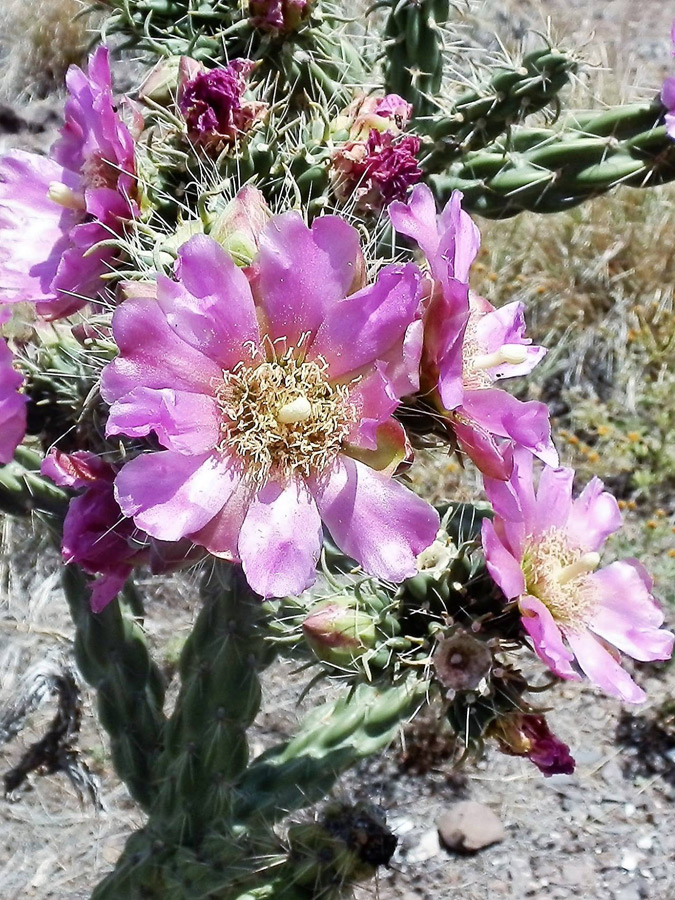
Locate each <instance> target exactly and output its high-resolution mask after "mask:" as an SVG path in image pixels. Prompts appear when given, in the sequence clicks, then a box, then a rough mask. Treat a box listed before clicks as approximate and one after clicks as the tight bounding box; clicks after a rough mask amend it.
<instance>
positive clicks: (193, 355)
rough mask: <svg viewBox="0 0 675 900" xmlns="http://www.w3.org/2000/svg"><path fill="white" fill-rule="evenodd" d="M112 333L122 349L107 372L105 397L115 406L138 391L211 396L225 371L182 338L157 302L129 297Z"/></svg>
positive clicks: (118, 312)
mask: <svg viewBox="0 0 675 900" xmlns="http://www.w3.org/2000/svg"><path fill="white" fill-rule="evenodd" d="M113 334H114V337H115V341H116V343H117V346H118V347H119V350H120V355H119V356H118V357H117V359H115V360H113V361H112V362H111V363H109V364H108V365H107V366H106V367H105V369H104V370H103V375H102V379H101V394H102V395H103V398H104V399H105V400H106V401H107V402H108V403H111V402H112V401H114V400H119V399H120V398H121V397H123V396H124V395H125V394H128V393H129V392H130V391H133V390H134V388H137V387H146V388H157V389H160V390H161V389H162V388H173V389H178V390H185V391H189V392H198V393H203V394H211V393H212V391H213V383H214V382H216V381H218V380H219V379H222V370H221V368H220V366H218V364H217V363H216V362H214V361H213V360H211V359H209V358H208V357H206V356H204V354H203V353H200V352H199V350H196V349H195V348H194V347H191V346H190V345H189V344H188V343H186V342H185V341H184V340H182V339H181V338H180V337H179V336H178V335H177V334H176V332H175V330H174V329H173V328H172V326H171V325H169V323H168V321H167V319H166V316H165V315H164V313H163V312H162V310H161V308H160V306H159V303H158V302H157V301H156V300H154V299H152V298H147V297H130V298H129V299H128V300H125V301H124V303H122V304H121V306H118V308H117V309H116V310H115V314H114V316H113Z"/></svg>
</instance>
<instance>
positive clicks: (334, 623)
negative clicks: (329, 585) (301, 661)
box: [302, 597, 377, 667]
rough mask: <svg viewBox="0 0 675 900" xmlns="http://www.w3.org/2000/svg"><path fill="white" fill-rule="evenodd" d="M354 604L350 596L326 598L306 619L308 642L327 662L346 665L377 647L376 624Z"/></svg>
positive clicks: (305, 630) (305, 629)
mask: <svg viewBox="0 0 675 900" xmlns="http://www.w3.org/2000/svg"><path fill="white" fill-rule="evenodd" d="M354 603H355V601H354V599H352V598H348V597H339V598H336V599H333V600H324V601H323V602H321V603H318V604H317V605H316V606H315V607H314V609H313V610H312V611H311V612H310V613H309V615H308V616H307V618H306V619H305V621H304V622H303V625H302V630H303V632H304V634H305V638H306V640H307V643H308V644H309V645H310V647H311V648H312V650H313V651H314V653H315V654H316V655H317V656H318V657H319V659H322V660H324V662H328V663H331V664H332V665H334V666H338V667H346V666H349V665H350V664H351V663H353V662H354V660H355V659H358V658H359V657H360V656H362V655H363V654H364V653H365V652H366V650H370V649H372V648H373V647H374V646H375V639H376V636H377V633H376V630H375V623H374V621H373V619H372V617H371V616H369V615H368V614H367V613H365V612H362V611H360V610H359V609H357V608H356V607H355V606H354Z"/></svg>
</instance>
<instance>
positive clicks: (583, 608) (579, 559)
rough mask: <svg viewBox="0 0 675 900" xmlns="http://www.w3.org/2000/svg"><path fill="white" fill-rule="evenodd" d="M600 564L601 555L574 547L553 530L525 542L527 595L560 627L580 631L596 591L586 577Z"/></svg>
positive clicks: (561, 533) (561, 532)
mask: <svg viewBox="0 0 675 900" xmlns="http://www.w3.org/2000/svg"><path fill="white" fill-rule="evenodd" d="M599 562H600V556H599V554H598V553H584V552H583V551H582V550H579V549H578V548H575V547H571V546H570V545H569V542H568V540H567V537H566V535H565V534H564V532H563V531H561V530H560V529H559V528H551V529H549V531H547V532H545V533H544V534H543V535H541V536H539V537H537V538H531V539H530V540H528V541H527V542H526V545H525V552H524V553H523V562H522V567H523V574H524V576H525V585H526V589H527V593H528V594H531V595H532V596H533V597H536V598H537V599H538V600H540V601H541V602H542V603H543V604H544V606H546V607H547V608H548V610H549V612H550V613H551V615H552V616H553V618H554V619H555V620H556V622H558V623H559V624H560V625H563V626H567V627H568V628H570V629H572V630H574V629H578V628H579V627H581V626H583V624H584V623H585V622H586V620H587V619H588V616H589V613H590V611H591V610H592V607H593V606H594V604H595V589H594V586H593V582H592V581H591V580H590V579H589V578H588V577H587V576H588V575H589V574H590V573H591V572H594V571H595V569H597V567H598V564H599Z"/></svg>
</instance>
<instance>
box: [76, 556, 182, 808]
mask: <svg viewBox="0 0 675 900" xmlns="http://www.w3.org/2000/svg"><path fill="white" fill-rule="evenodd" d="M62 583H63V589H64V592H65V595H66V600H67V601H68V605H69V607H70V612H71V615H72V617H73V621H74V622H75V626H76V629H77V631H76V637H75V660H76V662H77V666H78V668H79V670H80V672H81V673H82V675H83V677H84V678H85V680H86V681H87V682H88V683H89V684H90V685H91V686H92V687H93V688H95V689H96V691H97V694H98V708H99V717H100V720H101V723H102V725H103V727H104V728H105V729H106V731H107V732H108V734H109V736H110V745H111V751H112V757H113V763H114V765H115V770H116V772H117V774H118V775H119V776H120V778H121V779H122V781H124V783H125V784H126V785H127V787H128V789H129V792H130V793H131V795H132V796H133V797H134V798H135V799H136V800H137V801H138V802H139V803H140V804H141V806H143V807H144V808H145V809H148V808H149V807H150V805H151V803H152V801H153V799H154V796H155V793H156V787H157V786H156V782H155V780H154V777H153V766H154V764H155V762H156V760H157V757H158V755H159V752H160V750H161V747H162V740H163V729H164V725H165V718H164V713H163V706H164V679H163V677H162V674H161V672H160V671H159V668H158V667H157V666H156V664H155V663H154V662H153V660H152V658H151V656H150V654H149V652H148V646H147V642H146V639H145V634H144V632H143V629H142V627H141V624H140V621H139V619H140V618H141V616H142V609H141V606H140V600H139V598H138V595H137V594H136V593H135V591H134V589H133V588H132V587H131V586H130V585H128V586H127V587H126V588H125V589H124V591H123V592H122V594H121V595H120V597H119V598H118V600H117V601H115V602H113V603H110V604H108V606H107V607H106V608H105V609H104V610H103V611H102V612H101V613H98V614H96V613H93V612H92V611H91V609H90V606H89V599H90V594H91V591H90V588H89V585H88V582H87V580H86V579H85V577H84V575H83V574H82V572H81V571H80V570H79V569H78V568H77V567H76V566H74V565H69V566H65V567H64V569H63V576H62Z"/></svg>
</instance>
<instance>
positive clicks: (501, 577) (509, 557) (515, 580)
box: [481, 519, 525, 600]
mask: <svg viewBox="0 0 675 900" xmlns="http://www.w3.org/2000/svg"><path fill="white" fill-rule="evenodd" d="M481 541H482V544H483V551H484V552H485V564H486V565H487V568H488V572H489V573H490V575H491V577H492V580H493V581H495V582H496V583H497V584H498V585H499V587H500V588H501V589H502V591H503V592H504V595H505V597H506V598H507V599H508V600H514V599H515V598H516V597H520V596H521V594H524V593H525V577H524V575H523V570H522V568H521V566H520V561H519V560H518V559H516V558H515V557H514V556H513V554H512V553H511V552H510V550H509V549H508V548H507V547H505V546H504V544H503V543H502V542H501V540H500V539H499V536H498V535H497V532H496V531H495V527H494V525H493V524H492V522H491V521H490V520H489V519H483V522H482V525H481Z"/></svg>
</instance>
